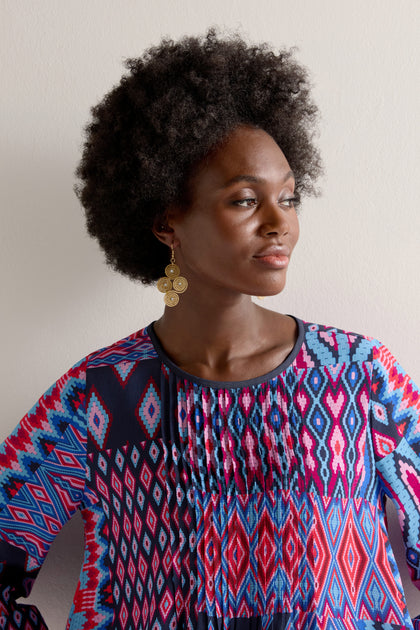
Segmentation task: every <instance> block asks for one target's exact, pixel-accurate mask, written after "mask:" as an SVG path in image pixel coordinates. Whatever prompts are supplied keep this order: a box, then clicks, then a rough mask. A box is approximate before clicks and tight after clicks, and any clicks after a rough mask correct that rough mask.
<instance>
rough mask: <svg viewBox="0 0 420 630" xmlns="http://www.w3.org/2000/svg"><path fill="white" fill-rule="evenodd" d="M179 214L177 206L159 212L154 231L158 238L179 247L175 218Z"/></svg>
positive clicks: (153, 227)
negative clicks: (161, 212)
mask: <svg viewBox="0 0 420 630" xmlns="http://www.w3.org/2000/svg"><path fill="white" fill-rule="evenodd" d="M178 214H179V209H178V208H177V207H175V206H171V207H170V208H168V209H167V210H166V211H165V212H164V213H163V214H159V215H158V216H157V217H156V218H155V220H154V221H153V226H152V232H153V234H154V235H155V236H156V238H157V239H158V240H159V241H160V242H161V243H163V244H164V245H167V246H168V247H170V246H171V245H173V246H174V247H177V246H178V244H179V241H178V238H177V237H176V234H175V229H174V227H175V225H174V224H175V219H176V217H177V216H178Z"/></svg>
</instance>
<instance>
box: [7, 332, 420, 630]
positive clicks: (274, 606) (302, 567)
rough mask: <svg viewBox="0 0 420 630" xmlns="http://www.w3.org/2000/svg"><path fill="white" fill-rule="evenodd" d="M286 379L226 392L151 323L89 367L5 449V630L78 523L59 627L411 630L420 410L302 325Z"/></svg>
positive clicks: (358, 359)
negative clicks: (394, 525)
mask: <svg viewBox="0 0 420 630" xmlns="http://www.w3.org/2000/svg"><path fill="white" fill-rule="evenodd" d="M297 322H298V326H299V337H298V340H297V342H296V345H295V348H294V350H293V352H292V353H291V355H290V356H289V357H288V358H287V359H286V361H285V362H284V363H283V364H282V365H281V366H279V367H278V368H277V369H276V370H273V371H272V372H270V373H269V374H267V375H263V376H261V377H259V378H255V379H250V380H247V381H242V382H238V383H217V382H212V381H205V380H203V379H199V378H197V377H194V376H191V375H188V374H186V373H185V372H183V371H182V370H180V369H179V368H178V367H177V366H176V365H174V364H173V363H172V362H171V360H170V359H169V358H168V357H167V356H166V355H165V353H164V352H163V350H162V348H161V347H160V345H159V342H158V340H157V338H156V336H155V335H154V332H153V327H152V325H150V326H148V327H147V328H144V329H142V330H141V331H139V332H137V333H134V334H133V335H130V336H129V337H127V338H125V339H123V340H121V341H119V342H117V343H115V344H113V345H111V346H109V347H107V348H105V349H102V350H99V351H97V352H94V353H92V354H90V355H89V356H88V357H86V358H85V359H83V360H82V361H80V362H79V363H78V364H76V365H75V366H74V367H73V368H71V369H70V370H69V371H68V372H67V373H66V374H65V375H64V376H63V377H62V378H61V379H59V380H58V381H57V382H56V383H55V384H54V385H53V386H52V387H51V388H50V389H49V390H48V391H47V392H46V393H45V394H44V396H42V397H41V398H40V400H39V401H38V402H37V404H36V405H35V406H34V407H33V408H32V410H31V411H30V412H29V413H28V414H27V415H26V416H25V417H24V418H23V420H22V421H21V422H20V424H19V425H18V427H17V428H16V429H15V431H14V432H13V434H12V435H11V436H10V437H9V438H8V439H7V440H6V441H5V442H4V444H3V445H2V447H1V449H0V580H1V591H0V628H4V629H6V628H7V629H17V628H19V629H25V630H30V629H35V628H37V629H45V628H46V624H45V622H44V620H43V618H42V616H41V614H40V612H39V611H38V610H37V609H36V607H35V606H32V605H30V604H27V603H26V604H25V603H22V602H21V601H17V600H18V599H19V598H21V597H22V596H23V597H25V596H27V595H28V594H29V593H30V590H31V586H32V584H33V581H34V579H35V578H36V576H37V574H38V572H39V569H40V567H41V565H42V562H43V560H44V558H45V556H46V554H47V552H48V549H49V547H50V545H51V542H52V540H53V539H54V537H55V535H56V534H57V533H58V531H59V530H60V528H61V527H62V525H63V524H64V523H65V522H66V521H67V520H68V519H69V518H70V517H71V516H72V514H74V512H75V511H76V510H77V509H79V510H81V514H82V517H83V521H84V527H85V556H84V562H83V566H82V569H81V573H80V580H79V584H78V587H77V590H76V593H75V596H74V601H73V605H72V609H71V612H70V616H69V620H68V624H67V629H68V630H90V629H94V628H95V629H99V630H102V629H103V630H105V629H109V630H111V629H117V628H118V629H120V628H121V629H124V630H135V629H136V630H137V629H139V630H184V629H185V630H187V629H188V630H197V629H198V630H286V629H299V630H300V629H302V630H303V629H305V630H306V629H307V630H312V629H314V630H315V629H320V630H321V629H340V630H370V629H372V630H379V629H382V630H393V629H401V628H404V629H411V630H412V629H413V628H414V629H415V630H420V620H417V619H416V620H411V619H410V617H409V614H408V611H407V607H406V604H405V599H404V593H403V588H402V583H401V579H400V576H399V573H398V569H397V566H396V563H395V559H394V556H393V552H392V549H391V546H390V543H389V540H388V534H387V529H386V518H385V503H386V500H387V498H390V499H392V500H393V501H394V503H395V505H396V506H397V509H398V512H399V520H400V524H401V531H402V535H403V537H404V542H405V544H406V549H407V553H406V557H407V563H408V566H409V569H410V572H411V575H412V579H413V581H414V582H415V583H416V585H417V586H419V587H420V457H419V453H420V393H419V390H418V389H417V388H416V386H415V385H414V383H413V382H412V380H411V379H410V378H409V377H408V376H407V374H406V373H405V372H404V370H403V369H402V368H401V366H400V365H399V364H398V363H397V361H396V360H395V359H394V357H393V356H392V355H391V354H390V352H389V351H388V350H387V349H386V348H385V347H384V346H383V345H382V344H381V343H379V342H378V341H376V340H373V339H369V338H367V337H364V336H362V335H357V334H353V333H347V332H344V331H342V330H338V329H336V328H331V327H326V326H321V325H315V324H309V323H304V322H302V321H300V320H297Z"/></svg>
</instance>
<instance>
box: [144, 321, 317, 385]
mask: <svg viewBox="0 0 420 630" xmlns="http://www.w3.org/2000/svg"><path fill="white" fill-rule="evenodd" d="M290 317H293V319H294V320H295V322H296V324H297V326H298V336H297V339H296V343H295V345H294V346H293V349H292V351H291V352H290V354H288V356H287V357H286V358H285V360H284V361H283V362H282V363H280V365H278V366H277V367H275V368H274V369H273V370H271V371H270V372H267V373H266V374H262V375H261V376H255V377H254V378H250V379H246V380H244V381H211V380H208V379H205V378H200V377H199V376H195V375H194V374H190V373H189V372H185V370H183V369H182V368H180V367H179V366H178V365H176V363H174V362H173V361H172V359H170V358H169V357H168V355H167V354H166V353H165V351H164V349H163V348H162V346H161V344H160V341H159V339H158V338H157V336H156V333H155V331H154V328H153V324H154V323H155V322H154V321H153V322H152V323H151V324H149V325H148V326H147V328H146V331H147V334H148V335H149V337H150V340H151V342H152V344H153V346H154V348H155V350H156V352H157V355H158V356H159V358H160V360H161V361H162V363H163V364H164V365H166V367H167V368H169V369H170V370H171V371H172V372H175V373H176V374H177V375H178V376H180V377H181V378H183V379H184V380H186V381H190V382H192V383H197V384H198V385H201V386H202V387H213V388H217V389H239V388H240V389H242V388H244V387H251V386H254V385H261V384H262V383H267V382H268V381H271V380H272V379H273V378H276V377H277V376H279V375H280V374H281V373H282V372H284V371H285V370H286V369H287V368H288V367H289V366H290V365H291V364H292V363H293V361H294V360H295V359H296V357H297V355H298V354H299V352H300V349H301V348H302V345H303V340H304V336H305V329H304V325H303V321H302V320H301V319H299V318H298V317H295V316H294V315H290Z"/></svg>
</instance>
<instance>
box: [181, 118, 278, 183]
mask: <svg viewBox="0 0 420 630" xmlns="http://www.w3.org/2000/svg"><path fill="white" fill-rule="evenodd" d="M288 171H290V166H289V164H288V162H287V159H286V157H285V155H284V153H283V152H282V150H281V149H280V147H279V146H278V144H277V143H276V142H275V140H274V139H273V138H272V137H271V136H270V135H269V134H268V133H266V132H265V131H263V130H262V129H255V128H253V127H245V126H241V127H238V128H236V129H235V130H234V131H233V132H232V133H231V134H230V135H229V136H228V137H227V138H226V139H225V140H224V141H223V142H222V143H221V144H220V145H219V146H218V147H216V148H215V149H214V150H213V151H212V153H211V154H210V155H208V156H207V157H206V158H205V160H203V161H202V163H201V164H200V165H199V167H198V169H197V171H196V174H195V176H194V177H193V178H192V182H191V183H192V184H193V186H194V187H196V186H198V187H201V186H203V185H205V184H211V185H213V186H214V185H216V186H223V185H226V183H227V182H228V181H229V180H231V179H234V178H235V177H238V176H242V175H250V176H253V177H256V178H261V179H273V180H274V179H279V180H282V179H283V177H284V175H285V173H287V172H288Z"/></svg>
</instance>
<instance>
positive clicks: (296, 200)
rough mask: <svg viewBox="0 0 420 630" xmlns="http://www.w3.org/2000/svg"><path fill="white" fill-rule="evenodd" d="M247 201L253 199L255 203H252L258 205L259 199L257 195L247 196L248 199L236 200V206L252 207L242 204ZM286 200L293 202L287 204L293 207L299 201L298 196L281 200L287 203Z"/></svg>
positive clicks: (281, 203) (282, 202)
mask: <svg viewBox="0 0 420 630" xmlns="http://www.w3.org/2000/svg"><path fill="white" fill-rule="evenodd" d="M247 201H253V202H254V204H252V205H256V204H257V199H256V197H247V198H246V199H238V200H237V201H234V202H233V203H234V205H235V206H239V207H240V208H250V207H251V206H250V205H244V206H243V205H242V204H243V203H245V202H247ZM286 202H291V203H290V205H289V206H287V207H288V208H293V207H294V206H296V205H297V204H298V202H299V199H298V197H288V198H287V199H283V201H281V202H280V205H285V203H286Z"/></svg>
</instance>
